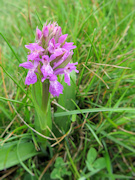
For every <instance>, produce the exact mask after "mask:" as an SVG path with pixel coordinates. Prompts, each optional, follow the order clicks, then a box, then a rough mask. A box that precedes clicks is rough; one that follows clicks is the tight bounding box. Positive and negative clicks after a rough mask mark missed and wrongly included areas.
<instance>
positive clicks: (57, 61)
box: [19, 22, 79, 96]
mask: <svg viewBox="0 0 135 180" xmlns="http://www.w3.org/2000/svg"><path fill="white" fill-rule="evenodd" d="M67 36H68V34H64V35H63V34H62V31H61V27H60V26H58V24H57V23H55V22H53V23H52V24H50V23H49V24H48V25H47V23H46V24H44V26H43V29H42V31H41V30H39V29H38V28H37V29H36V39H35V43H30V44H29V45H25V47H26V48H27V49H29V50H30V52H29V54H28V56H27V62H24V63H22V64H20V65H19V66H22V67H24V68H26V69H29V71H28V74H27V76H26V80H25V84H27V85H30V84H34V83H36V82H37V73H38V74H39V76H40V78H41V81H42V82H44V81H45V80H46V79H48V80H49V84H50V85H49V92H50V93H51V94H52V95H53V96H59V94H62V91H63V86H62V84H60V83H59V82H58V80H57V75H59V74H64V80H65V83H67V84H68V85H69V86H70V72H71V71H73V70H74V71H76V72H77V73H78V72H79V71H78V70H77V69H76V66H75V65H77V64H78V63H77V62H76V63H70V60H71V58H72V55H73V49H75V48H76V46H75V45H73V42H66V38H67Z"/></svg>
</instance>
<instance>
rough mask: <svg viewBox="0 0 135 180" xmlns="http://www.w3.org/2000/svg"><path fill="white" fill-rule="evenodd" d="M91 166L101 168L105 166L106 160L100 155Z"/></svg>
mask: <svg viewBox="0 0 135 180" xmlns="http://www.w3.org/2000/svg"><path fill="white" fill-rule="evenodd" d="M93 167H94V168H95V169H103V168H105V167H106V162H105V158H103V157H101V158H98V159H97V160H96V161H95V162H94V164H93Z"/></svg>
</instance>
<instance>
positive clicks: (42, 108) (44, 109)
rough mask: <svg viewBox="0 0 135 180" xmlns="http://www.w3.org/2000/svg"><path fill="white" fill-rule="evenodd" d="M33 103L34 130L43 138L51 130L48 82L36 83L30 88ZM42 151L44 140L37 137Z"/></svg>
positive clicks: (44, 144) (44, 145)
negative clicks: (34, 111) (34, 114)
mask: <svg viewBox="0 0 135 180" xmlns="http://www.w3.org/2000/svg"><path fill="white" fill-rule="evenodd" d="M32 96H33V103H34V107H35V110H36V116H35V129H36V130H37V131H38V132H40V133H42V134H43V135H45V136H49V135H50V131H49V130H48V127H49V129H52V119H51V105H50V99H49V82H43V83H41V82H37V83H35V84H33V86H32ZM38 139H39V141H40V143H41V146H42V148H43V149H45V147H46V139H44V138H43V137H40V136H38Z"/></svg>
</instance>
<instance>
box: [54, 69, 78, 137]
mask: <svg viewBox="0 0 135 180" xmlns="http://www.w3.org/2000/svg"><path fill="white" fill-rule="evenodd" d="M70 78H71V80H70V83H71V86H68V85H67V84H66V83H65V82H64V77H63V80H62V85H63V88H64V89H63V94H61V95H60V96H59V99H58V104H59V105H60V106H62V107H63V108H65V109H66V110H74V109H75V105H74V103H73V102H72V100H74V101H75V96H76V72H75V71H72V72H71V73H70ZM56 112H57V113H62V112H65V110H63V109H62V108H60V107H57V111H56ZM70 118H71V117H70V116H62V117H57V118H56V117H55V118H54V121H55V123H56V124H57V126H58V127H59V128H60V129H61V130H64V132H66V131H68V129H69V128H70V123H71V120H70ZM55 131H56V133H55V135H56V134H59V133H58V132H57V129H55V128H54V130H53V132H55Z"/></svg>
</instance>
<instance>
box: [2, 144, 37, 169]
mask: <svg viewBox="0 0 135 180" xmlns="http://www.w3.org/2000/svg"><path fill="white" fill-rule="evenodd" d="M18 142H19V141H15V143H12V142H8V143H5V144H4V145H3V146H0V170H4V169H7V168H10V167H12V166H15V165H17V164H20V159H21V161H25V160H27V159H29V158H31V157H33V156H35V155H37V154H39V153H38V152H37V151H36V150H35V147H34V144H33V143H32V142H28V141H27V142H26V141H21V143H20V144H19V147H17V144H18ZM17 153H19V156H20V159H19V158H18V155H17Z"/></svg>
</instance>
